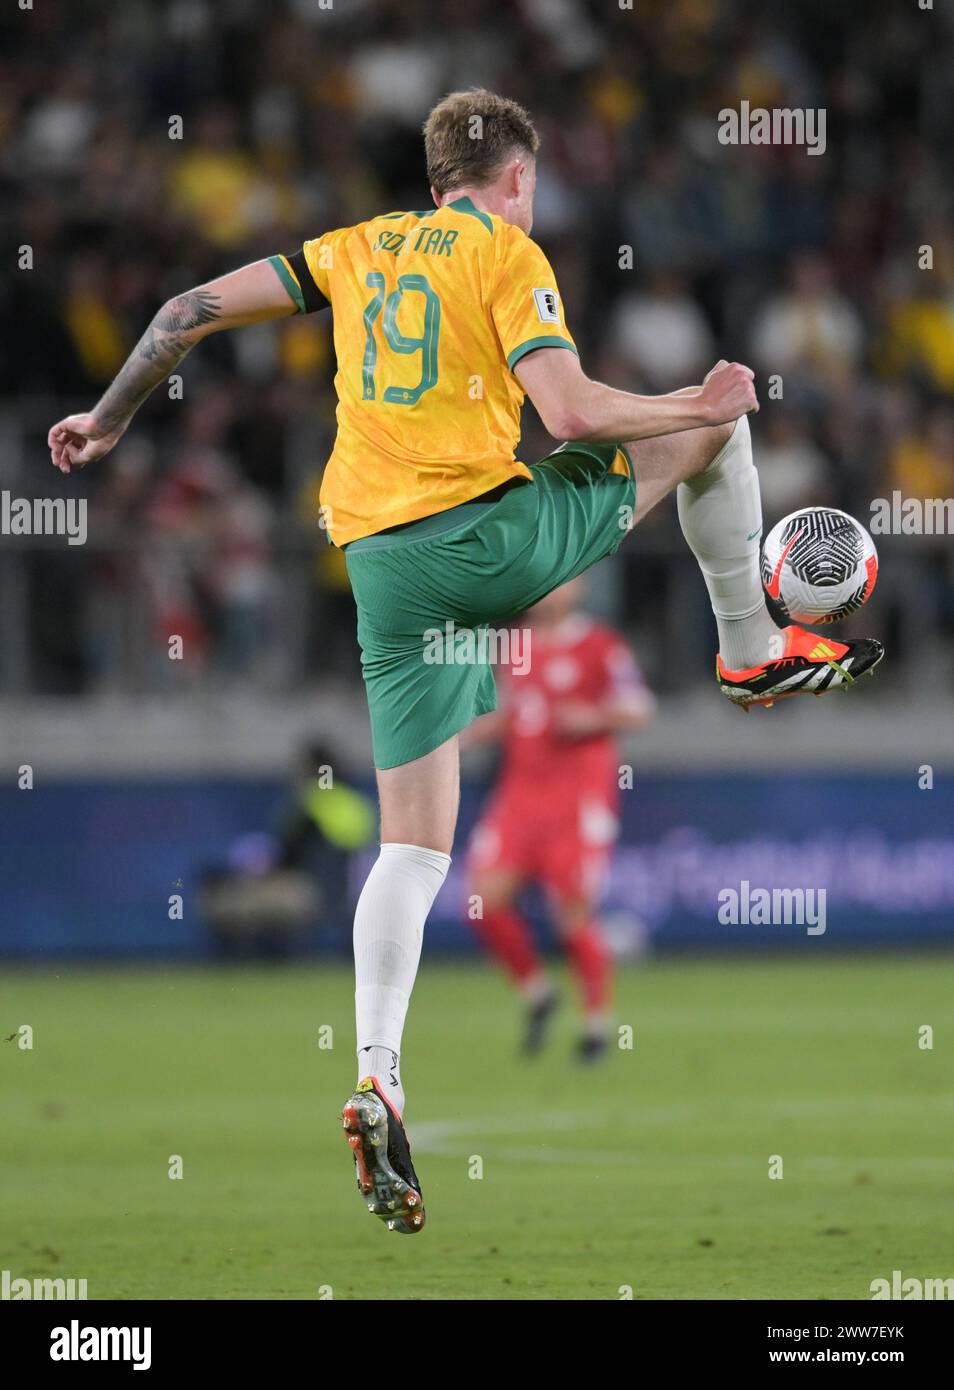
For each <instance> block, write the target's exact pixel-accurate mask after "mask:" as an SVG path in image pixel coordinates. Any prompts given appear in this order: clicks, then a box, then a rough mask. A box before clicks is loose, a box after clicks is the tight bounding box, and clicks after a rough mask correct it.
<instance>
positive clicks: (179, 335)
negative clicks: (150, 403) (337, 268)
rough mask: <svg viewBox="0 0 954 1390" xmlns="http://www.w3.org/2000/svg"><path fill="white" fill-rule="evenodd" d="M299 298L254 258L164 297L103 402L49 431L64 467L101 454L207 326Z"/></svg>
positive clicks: (277, 313)
mask: <svg viewBox="0 0 954 1390" xmlns="http://www.w3.org/2000/svg"><path fill="white" fill-rule="evenodd" d="M295 311H296V305H295V303H294V301H293V300H292V298H291V296H290V295H289V293H288V291H287V290H286V289H285V286H284V285H283V284H282V281H281V280H280V278H279V276H278V275H277V273H276V271H275V268H274V266H273V265H272V263H271V262H270V261H267V260H266V261H254V262H253V263H252V264H251V265H245V266H242V267H241V269H240V270H233V271H232V272H231V273H230V274H229V275H223V276H221V277H220V278H219V279H218V280H211V281H209V283H208V284H207V285H199V286H198V287H197V288H196V289H193V290H187V291H186V292H185V294H179V295H176V296H175V297H174V298H172V299H170V300H168V301H167V302H166V303H165V304H163V306H162V308H161V309H160V310H159V312H158V313H157V314H156V316H155V318H154V319H153V320H152V323H150V325H149V327H148V328H147V329H146V331H145V333H144V334H143V335H142V337H141V338H140V340H139V342H138V343H137V344H136V346H135V347H134V348H133V350H132V352H131V353H130V355H129V357H128V358H127V360H126V363H125V365H124V366H123V367H122V368H121V369H120V372H119V375H118V376H117V377H116V379H115V381H114V382H113V383H112V385H111V386H110V387H109V388H108V389H107V391H106V393H105V394H104V396H103V398H102V400H100V402H99V404H98V405H96V406H94V407H93V410H92V411H91V412H90V413H89V414H88V415H84V414H80V415H67V416H66V418H65V419H63V420H60V421H58V422H57V424H55V425H54V426H53V428H52V429H51V430H50V432H49V434H48V436H47V443H48V444H49V446H50V456H51V458H52V460H53V465H54V467H56V468H58V469H59V470H60V472H61V473H69V471H70V469H71V468H83V467H84V466H85V465H86V464H87V463H91V462H92V461H93V460H94V459H98V458H102V457H103V455H104V454H108V453H109V451H110V449H112V448H113V446H114V445H115V444H116V443H117V442H118V440H120V439H121V438H122V436H123V435H124V434H125V432H126V430H127V428H128V427H129V422H130V420H132V417H133V415H135V413H136V411H137V410H138V409H139V407H140V406H141V405H142V403H143V401H144V400H145V399H146V397H147V396H148V395H149V393H150V392H151V391H152V390H153V389H154V388H155V387H156V386H158V385H159V383H160V381H164V380H165V378H166V377H167V376H168V375H169V374H170V372H172V371H173V370H174V368H175V367H176V366H177V365H178V363H179V362H181V361H182V359H183V357H185V355H186V353H187V352H188V351H189V349H190V348H192V347H194V346H195V344H196V343H197V342H198V341H199V340H200V338H204V337H205V336H206V335H207V334H209V333H218V332H219V331H220V330H221V329H223V328H240V327H241V326H242V325H243V324H248V323H263V322H264V321H265V320H266V319H276V318H284V317H285V316H286V315H287V314H293V313H295Z"/></svg>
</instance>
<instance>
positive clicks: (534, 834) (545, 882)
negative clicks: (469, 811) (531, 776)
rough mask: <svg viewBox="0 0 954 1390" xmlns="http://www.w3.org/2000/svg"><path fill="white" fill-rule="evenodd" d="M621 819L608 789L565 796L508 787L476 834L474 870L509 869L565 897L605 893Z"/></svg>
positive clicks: (594, 897)
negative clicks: (610, 800) (604, 791)
mask: <svg viewBox="0 0 954 1390" xmlns="http://www.w3.org/2000/svg"><path fill="white" fill-rule="evenodd" d="M618 833H619V822H618V820H617V816H616V813H615V810H614V809H613V806H612V804H611V803H610V802H609V801H608V800H607V798H606V795H605V793H603V794H601V793H599V792H597V793H594V794H593V795H587V794H586V793H585V792H581V791H580V789H579V788H578V787H576V788H574V789H573V791H572V792H571V793H568V794H567V795H565V796H562V795H561V796H559V797H549V796H548V797H544V796H542V795H541V793H540V791H539V789H537V788H534V789H532V790H530V789H528V790H527V791H526V792H524V793H520V792H519V791H514V790H508V789H504V790H503V791H501V792H498V793H497V794H496V795H495V796H494V797H493V798H492V800H491V802H490V805H489V806H488V808H487V810H486V811H485V812H484V814H483V815H482V816H481V818H480V820H479V821H478V823H477V825H476V826H475V827H474V830H473V832H472V834H471V838H470V844H469V847H468V865H469V870H470V873H471V875H474V874H482V873H492V872H494V871H496V870H503V871H507V872H510V873H515V874H518V875H519V876H520V878H522V879H524V880H527V881H530V882H533V883H539V884H540V885H541V886H542V887H543V888H545V889H546V891H547V892H548V893H549V894H550V895H551V896H552V897H554V898H556V899H557V900H558V901H561V902H590V903H595V902H597V901H598V900H599V898H600V896H601V895H602V892H603V889H604V886H605V882H606V875H607V871H608V868H609V858H610V853H611V852H612V848H613V845H614V844H615V843H616V837H617V835H618Z"/></svg>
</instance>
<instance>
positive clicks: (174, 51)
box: [0, 0, 954, 691]
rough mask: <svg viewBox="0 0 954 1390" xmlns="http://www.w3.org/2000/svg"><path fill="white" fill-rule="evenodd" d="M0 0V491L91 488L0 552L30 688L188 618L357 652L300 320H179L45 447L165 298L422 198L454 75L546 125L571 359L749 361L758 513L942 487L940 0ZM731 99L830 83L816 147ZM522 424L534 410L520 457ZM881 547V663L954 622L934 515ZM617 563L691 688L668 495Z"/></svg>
mask: <svg viewBox="0 0 954 1390" xmlns="http://www.w3.org/2000/svg"><path fill="white" fill-rule="evenodd" d="M6 24H7V35H6V37H5V39H4V42H3V45H2V50H0V186H2V198H0V221H2V224H3V231H4V243H5V245H6V246H7V247H8V248H14V249H15V259H16V264H17V266H18V268H17V269H15V270H14V271H13V272H12V273H10V270H9V266H10V262H11V257H12V256H14V252H11V251H10V250H9V249H8V252H7V261H8V271H7V273H6V274H5V275H4V276H3V279H2V286H0V297H2V298H0V302H2V309H3V317H4V321H5V323H6V324H7V325H8V328H7V329H6V331H5V333H4V335H3V339H2V342H0V432H2V436H3V439H4V449H3V450H2V453H0V486H3V487H4V488H9V489H11V490H12V491H16V492H21V493H22V492H26V493H28V495H31V496H34V495H38V494H40V493H43V492H44V491H47V492H49V494H50V495H53V494H55V493H57V492H58V491H59V490H60V489H61V488H62V487H63V486H70V487H72V486H74V485H75V486H76V487H78V488H81V489H83V491H84V492H85V495H87V496H88V497H89V504H90V538H89V542H88V544H87V547H86V549H85V552H83V551H80V552H79V553H77V552H69V553H64V548H63V547H62V546H60V547H56V548H54V547H51V546H49V545H45V546H39V545H37V546H36V547H34V548H29V549H27V548H25V547H24V546H23V544H22V543H19V544H18V548H17V550H16V558H15V560H11V558H10V557H11V555H12V554H13V552H12V550H11V547H10V543H9V542H7V543H6V548H5V550H4V551H3V554H4V557H5V559H4V563H6V564H8V565H9V564H11V563H16V564H19V565H21V566H22V567H23V574H22V578H23V583H22V585H21V586H20V588H19V589H18V590H17V592H21V593H22V594H23V595H24V596H25V598H24V605H25V612H26V611H28V613H29V625H28V635H29V640H28V643H27V653H26V661H25V666H24V670H23V672H22V673H21V681H22V682H25V687H26V688H27V689H37V690H40V691H74V690H91V689H100V688H102V689H114V688H128V687H129V686H130V685H135V684H136V683H137V682H138V683H140V684H146V685H152V686H154V685H155V684H156V683H157V682H160V681H168V680H171V679H172V675H171V674H170V670H171V663H169V662H167V661H164V660H161V659H160V658H161V656H162V655H163V653H164V651H165V637H166V635H167V634H169V633H172V632H175V633H181V634H187V636H188V639H189V640H188V641H187V643H186V650H187V652H188V654H189V658H188V660H187V661H186V662H184V663H182V664H181V665H180V666H179V667H177V668H175V671H176V679H177V680H178V681H180V682H181V681H187V682H188V681H192V682H209V681H214V680H222V681H227V682H236V681H237V682H240V683H241V682H248V683H251V684H253V685H262V684H264V685H266V686H268V687H270V688H275V689H281V688H287V687H288V686H290V685H295V684H299V683H301V682H302V681H304V680H310V679H315V678H321V677H322V676H323V675H327V674H329V673H331V672H334V673H337V674H338V675H340V674H342V673H343V674H345V675H346V676H347V677H354V676H355V675H356V672H357V663H356V649H355V646H354V641H353V632H352V625H353V617H352V610H351V605H350V598H349V594H348V590H347V579H346V575H345V573H344V566H343V562H342V557H341V556H340V554H339V553H338V552H336V551H334V550H333V549H332V548H331V547H328V546H327V545H326V544H325V541H324V536H323V533H322V532H321V531H320V529H319V527H318V520H317V490H318V485H319V483H320V476H321V469H322V465H323V461H324V459H325V458H326V457H327V455H328V453H329V450H330V446H331V441H332V438H333V431H334V396H333V390H332V377H333V360H332V351H331V338H330V325H329V322H328V318H329V316H328V315H326V314H320V315H313V316H309V317H299V318H293V319H290V320H288V321H286V322H283V323H281V324H279V325H264V326H261V327H259V328H255V329H247V330H243V331H242V332H241V333H236V334H223V335H220V336H218V337H213V338H211V339H209V340H208V341H207V342H205V343H203V345H202V346H201V347H200V349H199V350H198V351H196V352H195V353H193V354H192V355H191V356H190V357H189V358H188V359H187V360H186V362H185V363H184V365H183V370H182V386H181V390H177V389H176V388H175V386H173V388H172V390H171V392H168V391H166V390H165V389H164V388H160V389H159V390H158V391H157V392H156V394H155V396H154V398H153V399H152V400H151V401H150V403H149V404H148V405H147V406H146V407H145V408H144V409H143V410H142V411H141V412H140V414H139V416H138V417H137V420H136V423H135V426H134V428H133V430H132V431H131V432H130V434H129V435H128V436H127V438H126V440H124V442H123V444H122V445H121V446H120V447H119V448H118V449H117V450H116V452H115V453H114V454H113V455H112V456H111V457H110V458H109V459H108V460H107V461H106V462H105V463H104V465H103V466H101V467H99V468H97V469H95V470H92V471H90V472H89V473H88V474H87V475H84V476H83V477H82V478H81V479H80V480H79V481H78V482H77V480H75V479H70V480H68V481H67V482H66V483H65V484H64V483H63V481H62V479H61V478H60V477H59V475H55V474H53V472H52V470H50V469H49V468H48V465H46V464H45V458H46V455H45V452H44V449H43V441H44V438H45V432H46V429H47V427H48V425H49V424H50V423H51V422H52V421H53V420H55V419H56V418H57V417H58V415H60V414H62V413H63V412H64V410H71V409H87V408H89V407H90V406H91V405H92V404H93V402H94V401H95V399H96V398H97V397H98V395H99V394H100V393H101V391H102V390H103V388H104V387H105V385H106V384H107V383H108V382H109V380H110V379H111V378H112V376H113V375H114V373H115V372H116V371H117V370H118V368H119V366H120V365H121V363H122V362H123V360H124V358H125V356H126V354H127V353H128V351H129V350H130V348H131V347H132V346H133V344H134V343H135V341H136V339H137V338H138V336H139V334H140V333H141V332H142V330H143V329H144V327H145V325H146V324H147V322H148V321H149V319H150V317H151V316H152V314H153V313H154V312H155V309H156V308H157V307H158V305H159V304H160V303H161V302H162V300H163V299H165V298H166V297H167V296H168V295H170V294H171V293H172V292H174V291H177V290H181V289H183V288H185V287H187V286H189V285H192V284H195V283H199V282H201V281H203V280H205V279H208V278H210V277H213V276H215V275H216V274H219V273H221V272H223V271H225V270H227V269H230V268H232V267H234V266H235V265H237V264H241V263H242V262H244V261H247V260H250V259H254V258H256V257H259V256H263V255H270V254H272V253H273V252H275V251H285V252H290V251H294V250H295V249H296V248H297V247H298V246H300V244H301V242H302V240H303V239H304V238H307V237H309V236H312V235H317V234H318V233H319V232H320V231H322V230H324V229H326V228H328V227H331V226H339V225H343V224H348V223H353V222H356V221H359V220H361V219H362V218H364V217H366V216H369V215H371V214H373V213H375V212H378V211H381V210H384V209H386V208H398V207H421V208H423V207H426V206H428V204H429V197H428V193H427V189H426V186H425V179H424V171H423V167H422V147H421V141H420V124H421V120H422V118H423V116H424V115H425V114H426V111H427V109H428V107H429V106H430V105H431V104H432V103H433V101H435V100H436V99H437V98H439V97H440V96H441V95H442V94H443V93H444V92H446V91H448V90H450V89H452V88H454V87H459V86H471V85H487V86H492V87H495V88H498V89H500V90H501V91H504V92H505V93H507V94H508V95H510V96H514V97H516V98H517V99H519V100H521V101H522V102H523V103H524V104H525V105H526V106H527V107H528V108H529V109H530V110H531V112H532V113H533V114H534V116H535V117H536V119H537V121H538V124H539V128H540V131H541V135H542V139H543V146H542V151H541V158H540V166H539V185H538V195H537V220H536V224H535V228H534V235H535V237H536V238H537V239H538V240H539V241H540V242H541V244H542V245H543V247H544V249H545V250H546V252H547V253H548V255H549V256H550V259H551V261H552V263H553V265H554V268H555V270H556V274H557V279H558V282H559V285H560V288H561V292H562V295H563V298H564V300H565V303H566V306H567V313H568V319H569V323H570V325H571V327H572V328H573V330H574V332H575V335H576V337H577V341H578V344H579V346H580V349H581V355H582V358H583V361H584V364H585V366H586V367H587V369H588V370H589V371H590V373H591V374H592V375H596V376H599V377H601V378H602V379H604V380H608V381H610V382H612V383H614V384H618V385H625V386H628V387H630V388H632V389H636V390H645V391H650V392H659V391H666V390H668V389H671V388H674V387H677V386H680V385H684V384H687V383H690V382H693V381H698V380H700V379H701V377H702V375H703V374H704V372H705V371H706V369H707V368H708V366H710V365H711V363H712V362H713V361H714V360H715V359H716V358H717V357H719V356H727V357H730V358H736V359H740V360H743V361H748V362H749V363H750V364H751V365H752V366H753V367H754V368H755V369H756V371H757V373H758V375H759V378H760V381H761V382H762V384H763V385H762V393H763V394H762V399H763V408H762V411H761V414H760V415H759V417H758V419H757V422H756V425H755V438H756V459H757V462H758V464H759V467H760V473H761V479H762V491H763V503H764V512H765V518H766V524H767V525H770V524H771V523H772V522H774V521H775V520H777V519H778V518H779V517H780V516H782V515H783V514H784V513H785V512H787V511H790V510H792V509H793V508H794V507H796V506H797V505H799V504H801V503H804V502H825V503H831V504H833V505H836V506H840V507H844V508H845V509H847V510H849V511H851V512H853V513H854V514H855V515H857V516H858V517H859V518H860V519H861V520H862V521H868V520H870V516H871V503H872V500H873V499H875V498H878V497H890V496H891V494H892V491H893V490H895V489H899V490H900V491H901V492H902V493H903V494H904V495H905V496H915V497H952V496H954V179H952V155H951V151H952V150H954V64H951V63H949V62H948V63H943V62H939V61H935V60H934V59H935V56H936V50H937V49H938V47H939V45H940V44H941V43H942V42H943V43H946V44H948V45H949V44H950V41H951V38H952V33H951V18H950V15H949V14H948V15H947V16H946V17H945V15H944V14H943V13H942V12H941V7H938V10H937V12H936V13H934V12H928V11H921V10H919V9H918V7H917V6H899V5H897V4H894V3H882V0H868V3H866V4H865V5H864V6H863V7H859V6H857V5H852V4H849V3H831V0H778V3H775V4H773V5H772V6H771V7H766V6H764V5H762V4H754V3H746V0H639V3H638V4H634V5H633V6H632V7H631V8H628V7H626V6H624V5H623V4H622V3H617V2H616V0H612V3H610V0H515V3H512V4H509V5H507V6H500V5H499V4H497V3H495V0H467V3H466V4H465V3H462V0H445V3H439V2H438V0H284V2H283V3H274V4H267V5H266V4H264V3H256V0H168V3H163V4H156V3H150V2H148V0H124V3H123V4H121V5H118V4H115V3H98V2H97V0H92V2H91V3H88V4H86V5H84V6H82V7H74V6H71V5H69V4H68V2H67V0H44V4H43V5H38V6H36V7H35V8H34V9H33V10H32V11H31V10H27V11H21V12H19V13H17V14H16V16H15V20H11V19H10V18H9V17H8V20H7V21H6ZM939 35H940V38H939ZM742 100H748V101H749V102H750V103H751V105H752V106H753V107H766V108H776V107H814V108H824V110H825V112H826V116H827V143H826V148H825V151H824V153H823V154H816V155H812V154H810V153H808V151H807V150H806V149H805V148H803V147H799V146H797V145H763V146H757V145H752V144H749V145H734V146H733V145H725V144H721V143H720V142H719V139H718V128H719V127H718V113H719V111H720V110H721V109H723V108H726V107H738V105H739V103H740V102H741V101H742ZM23 248H28V255H27V256H26V260H25V261H24V256H23ZM770 376H771V377H779V378H780V379H781V387H782V390H781V398H780V399H779V398H775V399H770V398H769V395H768V391H767V385H766V383H767V382H768V379H769V377H770ZM548 447H549V446H548V441H547V440H546V438H545V436H544V435H543V434H542V432H541V430H540V427H539V425H538V423H537V422H536V420H535V419H534V418H532V412H528V418H527V420H526V431H525V436H524V443H523V446H522V456H523V457H524V458H528V459H529V458H532V457H535V456H539V455H540V454H542V453H544V452H546V450H547V448H548ZM876 541H877V543H878V544H879V548H880V549H881V551H882V580H881V583H882V591H881V593H882V598H881V602H880V605H873V607H875V608H876V609H877V613H876V615H875V616H872V617H869V615H865V617H864V618H862V619H860V620H857V619H856V620H855V624H856V626H855V630H857V624H858V622H859V621H860V623H861V624H862V626H869V627H872V628H873V630H876V631H877V632H878V633H879V635H881V636H883V637H884V639H885V640H886V641H887V642H890V643H891V646H892V655H893V656H894V657H895V658H896V659H895V661H894V663H893V679H894V680H896V681H897V680H901V681H903V680H904V679H907V678H912V672H913V664H912V659H913V654H914V650H915V646H916V645H917V643H918V642H920V640H921V638H922V637H923V636H924V635H925V634H928V635H931V634H934V635H943V634H947V635H949V634H950V631H951V629H952V627H954V553H952V547H951V542H950V537H929V536H913V537H902V538H893V537H886V538H881V537H876ZM886 561H887V562H888V563H885V562H886ZM612 563H613V564H615V569H614V571H613V582H612V584H611V585H609V586H608V587H607V589H606V595H605V601H606V602H607V603H609V604H611V605H612V606H613V607H614V608H615V616H617V617H618V618H619V619H620V620H621V621H622V623H623V624H624V626H625V627H626V628H627V629H628V630H629V631H630V632H631V633H633V634H634V636H635V637H636V639H637V641H638V643H639V647H640V651H641V654H642V656H643V659H644V664H645V665H646V667H647V669H648V671H649V672H650V675H651V678H652V679H653V680H654V681H655V682H656V683H657V684H659V685H661V686H662V687H663V688H665V687H667V686H672V685H676V686H679V685H684V684H686V683H688V682H691V681H694V680H695V681H700V680H703V679H708V678H709V675H710V668H709V662H708V659H707V660H706V661H705V662H700V661H699V660H698V655H697V653H694V652H692V651H690V652H688V653H687V654H679V655H678V656H676V657H674V656H673V652H672V647H673V646H674V645H677V644H675V643H674V642H673V638H674V637H676V636H680V637H681V635H682V634H684V633H685V632H686V631H696V632H698V633H701V634H703V635H705V632H706V628H705V625H706V624H707V623H708V621H709V618H708V613H707V606H706V598H705V593H704V590H703V588H702V586H701V585H700V584H698V583H697V581H696V577H695V572H694V567H693V566H692V565H691V564H687V563H686V561H685V559H684V550H683V547H682V542H681V540H680V538H679V535H678V529H677V527H676V523H675V519H674V516H673V515H672V512H671V509H662V510H661V512H660V514H659V515H658V516H654V517H653V519H652V520H651V522H649V523H647V526H646V528H645V529H644V530H641V532H640V535H639V537H638V538H637V539H635V540H632V541H630V542H629V543H628V546H627V547H624V550H623V552H621V555H620V557H619V558H618V560H617V561H615V562H612ZM902 613H903V614H904V622H903V624H902V622H901V621H900V618H901V614H902ZM667 639H668V641H667ZM706 640H707V641H708V640H709V637H707V638H706ZM678 645H679V646H680V647H682V645H683V643H682V642H681V640H680V642H679V643H678ZM939 645H940V644H935V646H939ZM924 674H925V673H924V670H923V667H922V666H920V665H919V669H918V679H921V678H922V677H923V676H924ZM949 674H950V672H948V671H946V670H945V669H944V667H943V662H941V663H940V664H939V666H938V670H937V671H936V672H933V673H930V676H931V678H932V679H936V680H937V681H938V682H940V681H941V680H943V679H944V677H945V675H949Z"/></svg>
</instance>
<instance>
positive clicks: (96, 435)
mask: <svg viewBox="0 0 954 1390" xmlns="http://www.w3.org/2000/svg"><path fill="white" fill-rule="evenodd" d="M125 433H126V426H125V425H123V426H122V428H121V429H114V430H109V431H106V430H103V429H101V428H100V426H99V425H98V424H97V423H96V420H95V419H94V418H93V416H92V415H67V416H66V418H65V419H64V420H60V421H58V422H57V424H55V425H54V426H53V428H52V429H51V430H50V432H49V434H48V435H47V437H46V442H47V444H49V446H50V458H51V459H52V461H53V467H54V468H58V469H59V470H60V472H61V473H69V472H70V471H71V469H73V468H85V467H86V465H87V464H88V463H92V462H93V460H94V459H101V458H102V457H103V455H104V454H108V453H109V451H110V449H112V448H113V446H114V445H115V444H117V443H118V442H119V440H120V439H122V437H123V435H124V434H125Z"/></svg>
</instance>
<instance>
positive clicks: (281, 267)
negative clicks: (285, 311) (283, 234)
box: [268, 256, 305, 314]
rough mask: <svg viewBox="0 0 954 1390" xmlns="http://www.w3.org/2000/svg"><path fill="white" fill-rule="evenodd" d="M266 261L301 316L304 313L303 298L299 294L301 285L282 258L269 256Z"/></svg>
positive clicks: (300, 293)
mask: <svg viewBox="0 0 954 1390" xmlns="http://www.w3.org/2000/svg"><path fill="white" fill-rule="evenodd" d="M268 261H269V264H270V265H271V266H272V267H273V268H274V270H275V273H276V275H277V276H278V278H279V280H281V282H282V284H283V285H284V286H285V289H286V290H287V291H288V293H289V295H290V296H291V298H292V300H293V301H294V303H295V306H296V309H297V311H298V313H299V314H303V313H304V312H305V296H304V295H303V294H302V292H301V285H299V283H298V281H297V280H296V279H295V276H294V275H293V273H292V269H291V266H290V265H289V264H288V262H287V261H286V259H285V257H284V256H269V258H268Z"/></svg>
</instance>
